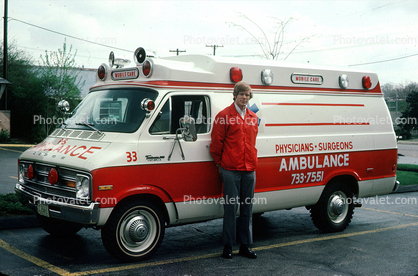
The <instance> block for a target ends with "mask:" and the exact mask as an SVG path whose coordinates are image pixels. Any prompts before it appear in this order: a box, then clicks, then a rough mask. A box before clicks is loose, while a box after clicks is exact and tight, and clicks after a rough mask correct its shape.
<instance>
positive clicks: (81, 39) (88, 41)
mask: <svg viewBox="0 0 418 276" xmlns="http://www.w3.org/2000/svg"><path fill="white" fill-rule="evenodd" d="M9 18H10V20H15V21H18V22H20V23H23V24H26V25H29V26H32V27H35V28H38V29H41V30H44V31H47V32H51V33H54V34H58V35H62V36H65V37H70V38H73V39H77V40H80V41H84V42H87V43H91V44H95V45H98V46H102V47H106V48H110V49H115V50H121V51H125V52H129V53H131V52H132V51H131V50H126V49H122V48H116V47H113V46H108V45H105V44H101V43H97V42H94V41H90V40H87V39H83V38H79V37H76V36H72V35H68V34H64V33H61V32H58V31H54V30H51V29H47V28H44V27H41V26H38V25H35V24H32V23H29V22H25V21H22V20H20V19H16V18H12V17H9Z"/></svg>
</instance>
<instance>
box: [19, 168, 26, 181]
mask: <svg viewBox="0 0 418 276" xmlns="http://www.w3.org/2000/svg"><path fill="white" fill-rule="evenodd" d="M18 173H19V176H18V177H19V178H18V180H19V183H20V184H24V183H25V178H24V177H25V165H23V164H19V172H18Z"/></svg>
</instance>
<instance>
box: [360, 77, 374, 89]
mask: <svg viewBox="0 0 418 276" xmlns="http://www.w3.org/2000/svg"><path fill="white" fill-rule="evenodd" d="M362 83H363V88H364V89H370V87H372V80H371V79H370V77H369V76H364V77H363V79H362Z"/></svg>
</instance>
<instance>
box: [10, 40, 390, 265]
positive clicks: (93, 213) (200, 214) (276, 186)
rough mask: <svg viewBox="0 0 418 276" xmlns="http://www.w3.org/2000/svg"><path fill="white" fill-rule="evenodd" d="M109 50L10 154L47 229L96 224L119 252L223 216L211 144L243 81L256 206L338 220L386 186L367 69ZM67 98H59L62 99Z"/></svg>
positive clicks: (61, 231)
mask: <svg viewBox="0 0 418 276" xmlns="http://www.w3.org/2000/svg"><path fill="white" fill-rule="evenodd" d="M134 58H135V62H136V64H137V65H136V66H134V67H124V66H123V64H124V63H127V62H128V61H127V60H123V59H118V58H116V59H115V57H114V55H113V52H112V53H111V55H110V58H109V65H107V64H102V65H101V66H100V67H99V68H98V73H97V83H96V84H95V85H94V86H93V87H92V88H91V89H90V93H89V94H88V95H87V96H86V97H85V99H84V100H83V101H82V102H81V103H80V104H79V105H78V107H77V108H76V109H75V110H74V111H73V113H72V114H71V117H70V118H69V119H68V120H66V121H65V123H64V124H63V125H62V126H61V128H58V129H56V130H55V131H54V132H53V133H52V134H51V135H50V136H49V137H47V138H46V139H45V140H44V141H43V142H42V143H40V144H38V145H36V146H34V147H32V148H30V149H28V150H27V151H25V152H24V153H23V154H22V155H21V156H20V158H19V180H18V183H17V184H16V192H18V193H20V194H22V195H24V196H26V198H27V200H28V201H29V203H30V204H31V205H32V206H34V207H36V210H37V217H38V220H39V222H40V224H41V226H42V227H43V228H44V229H45V230H46V231H47V232H49V233H51V234H53V235H64V236H66V235H70V234H74V233H76V232H77V231H78V230H80V229H81V228H82V227H93V228H95V229H101V235H102V240H103V243H104V245H105V247H106V249H107V250H108V252H109V253H110V254H111V255H113V256H114V257H116V258H118V259H120V260H123V261H137V260H141V259H144V258H146V257H148V256H150V255H151V254H152V253H154V252H155V251H156V250H157V249H158V247H159V245H160V244H161V242H162V240H163V236H164V232H165V227H170V226H174V225H180V224H185V223H193V222H199V221H205V220H209V219H215V218H219V217H222V215H223V207H222V203H223V200H224V199H223V198H222V183H221V181H220V177H219V174H218V170H217V168H216V166H215V164H214V162H213V159H212V157H211V155H210V152H209V145H210V142H211V140H210V132H211V129H212V124H213V120H214V118H215V116H216V114H217V113H218V112H219V111H220V110H222V109H223V108H225V107H226V106H228V105H230V104H231V103H232V101H233V99H232V91H233V87H234V84H235V83H236V82H238V81H240V80H244V81H246V82H248V83H249V84H250V85H251V86H252V89H253V93H254V97H253V99H251V101H250V103H249V105H248V108H249V109H251V110H252V111H254V112H255V113H256V115H257V116H258V124H259V133H258V137H257V145H256V147H257V150H258V157H259V165H258V168H257V171H256V173H257V183H256V188H255V198H254V213H263V212H266V211H272V210H279V209H288V208H294V207H301V206H306V207H307V208H308V209H309V210H310V212H311V216H312V220H313V222H314V224H315V225H316V226H317V227H318V228H319V229H320V230H322V231H324V232H335V231H342V230H344V229H345V228H346V227H347V226H348V224H349V223H350V221H351V218H352V215H353V209H354V205H355V204H354V203H353V197H368V196H375V195H381V194H387V193H390V192H392V191H393V190H394V189H396V188H397V184H396V179H395V178H396V167H397V144H396V139H395V134H394V131H393V126H392V123H391V119H390V115H389V112H388V109H387V107H386V104H385V101H384V99H383V94H382V92H381V89H380V85H379V81H378V78H377V76H376V74H374V73H370V72H358V71H355V70H352V69H335V68H332V69H330V68H320V67H312V66H308V65H288V64H283V63H280V62H276V61H267V60H263V61H256V60H249V61H248V60H247V61H243V60H239V59H236V60H233V59H222V58H215V57H209V56H198V55H184V56H173V57H167V58H154V57H149V56H147V55H146V53H145V51H144V50H143V49H142V48H138V49H137V51H136V52H135V54H134ZM63 106H64V107H65V105H63Z"/></svg>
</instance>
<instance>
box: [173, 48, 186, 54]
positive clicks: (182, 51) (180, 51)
mask: <svg viewBox="0 0 418 276" xmlns="http://www.w3.org/2000/svg"><path fill="white" fill-rule="evenodd" d="M170 52H176V53H177V55H179V53H184V52H186V50H179V48H177V50H170Z"/></svg>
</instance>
